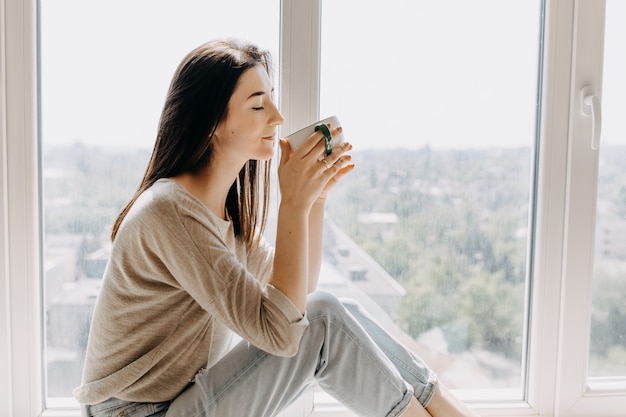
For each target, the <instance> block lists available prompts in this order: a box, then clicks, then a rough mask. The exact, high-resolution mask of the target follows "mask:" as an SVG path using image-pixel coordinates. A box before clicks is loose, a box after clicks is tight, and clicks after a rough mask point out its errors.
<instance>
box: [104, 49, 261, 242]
mask: <svg viewBox="0 0 626 417" xmlns="http://www.w3.org/2000/svg"><path fill="white" fill-rule="evenodd" d="M259 64H261V65H263V66H264V67H265V69H266V70H267V72H268V74H270V75H271V58H270V55H269V52H267V51H264V50H260V49H259V48H258V47H256V46H255V45H252V44H249V43H243V42H240V41H237V40H234V39H227V40H216V41H211V42H207V43H205V44H203V45H200V46H199V47H197V48H196V49H194V50H193V51H191V52H190V53H189V54H188V55H187V56H186V57H185V58H184V59H183V60H182V61H181V63H180V64H179V66H178V68H177V69H176V72H175V73H174V76H173V78H172V82H171V84H170V87H169V91H168V93H167V98H166V100H165V105H164V107H163V112H162V113H161V119H160V121H159V130H158V133H157V137H156V142H155V145H154V149H153V151H152V156H151V157H150V162H149V163H148V167H147V169H146V172H145V174H144V176H143V179H142V180H141V184H140V185H139V188H138V189H137V191H136V192H135V194H134V195H133V197H132V198H131V200H130V201H129V202H128V204H126V206H125V207H124V208H123V209H122V211H121V212H120V214H119V215H118V217H117V220H116V221H115V224H114V225H113V231H112V233H111V240H115V236H116V235H117V232H118V230H119V228H120V225H121V224H122V221H123V220H124V218H125V217H126V214H128V212H129V210H130V208H131V207H132V205H133V203H134V202H135V201H136V200H137V198H138V197H139V196H140V195H141V193H143V192H144V191H145V190H147V189H148V188H150V187H151V186H152V185H153V184H154V183H155V182H156V181H157V180H159V179H161V178H170V177H174V176H176V175H179V174H182V173H197V172H198V171H200V170H201V169H203V168H204V167H206V165H207V164H209V163H210V162H211V156H212V150H213V146H212V141H211V138H212V136H213V134H214V133H215V129H216V128H217V126H218V124H219V123H220V122H221V121H222V120H224V119H225V117H226V113H227V111H228V102H229V100H230V97H231V95H232V94H233V91H234V90H235V86H236V84H237V81H238V80H239V77H240V76H241V75H242V74H243V73H244V72H245V71H246V70H247V69H249V68H251V67H253V66H255V65H259ZM269 167H270V161H255V160H250V161H248V162H247V163H246V164H245V165H244V166H243V168H242V169H241V171H240V172H239V175H238V177H237V179H236V180H235V182H234V183H233V184H232V186H231V188H230V190H229V192H228V196H227V199H226V207H225V209H226V212H227V213H228V215H229V216H230V218H231V219H232V221H233V226H234V230H235V236H237V237H242V238H243V239H244V240H245V242H246V243H247V244H248V245H249V246H250V245H252V244H253V243H254V242H256V241H257V239H258V238H259V237H260V236H261V234H262V233H263V230H264V228H265V222H266V219H267V210H268V202H269V175H270V170H269Z"/></svg>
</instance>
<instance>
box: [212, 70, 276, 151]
mask: <svg viewBox="0 0 626 417" xmlns="http://www.w3.org/2000/svg"><path fill="white" fill-rule="evenodd" d="M273 92H274V87H273V85H272V83H271V81H270V79H269V76H268V75H267V71H266V70H265V67H263V66H262V65H256V66H254V67H252V68H250V69H248V70H246V71H245V72H244V73H243V74H241V77H239V81H238V82H237V85H236V86H235V91H234V92H233V95H232V96H231V98H230V101H229V102H228V113H227V116H226V119H225V120H224V121H223V122H222V123H220V125H219V126H218V127H217V130H216V132H215V133H216V136H215V137H214V144H215V151H216V152H217V153H218V154H220V155H225V156H227V158H228V159H229V160H232V161H236V160H238V159H239V160H240V161H239V162H240V163H245V162H246V161H248V160H250V159H253V160H267V159H270V158H272V156H273V154H274V141H275V140H276V135H277V132H276V130H277V129H276V128H277V127H278V125H280V124H282V123H283V122H284V120H285V119H283V116H282V115H281V114H280V112H279V111H278V109H277V108H276V106H275V105H274V102H273Z"/></svg>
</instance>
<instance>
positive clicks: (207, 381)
mask: <svg viewBox="0 0 626 417" xmlns="http://www.w3.org/2000/svg"><path fill="white" fill-rule="evenodd" d="M307 316H308V319H309V326H308V327H307V329H306V331H305V333H304V336H303V337H302V340H301V342H300V348H299V350H298V353H297V354H296V355H295V356H293V357H279V356H274V355H271V354H268V353H267V352H264V351H262V350H260V349H257V348H255V347H254V346H252V345H250V344H249V343H248V342H246V341H242V342H240V343H239V344H238V345H236V346H235V347H234V348H233V349H232V350H231V351H230V352H229V353H228V354H227V355H226V356H225V357H224V358H222V359H221V360H220V361H219V362H218V363H216V364H215V365H214V366H213V367H211V368H210V369H206V370H201V371H200V372H198V374H197V375H196V377H195V378H194V380H193V381H192V382H191V383H190V384H189V386H188V387H187V388H186V389H185V390H184V391H183V392H182V393H181V394H180V395H179V396H178V397H177V398H175V399H174V400H173V401H172V402H171V404H169V409H167V408H168V403H159V405H155V404H137V403H127V402H119V403H117V404H116V405H115V404H114V401H120V400H113V399H112V400H109V401H106V402H105V403H102V404H98V405H96V406H89V413H90V414H89V415H91V416H94V417H96V416H97V417H101V416H102V417H104V416H132V417H148V416H155V417H156V416H158V417H161V416H163V415H165V416H166V417H200V416H203V417H218V416H219V417H221V416H251V417H265V416H267V417H270V416H274V415H276V414H278V413H279V412H281V411H282V410H283V409H284V408H286V407H287V406H288V405H289V404H291V403H292V402H293V401H294V400H295V399H296V398H298V397H299V396H300V395H301V394H302V393H303V392H305V391H307V390H309V389H311V388H312V387H314V386H315V385H316V384H319V386H320V387H321V388H322V389H323V390H324V391H326V392H328V393H329V394H331V395H332V396H334V397H335V398H337V399H338V400H339V401H341V402H342V403H343V404H344V405H345V406H346V407H348V408H349V409H351V410H352V411H354V412H356V413H357V414H359V415H361V416H364V417H368V416H372V417H381V416H390V417H392V416H400V415H402V413H403V412H404V411H405V410H406V408H407V407H408V404H409V401H410V398H411V396H412V395H415V397H416V398H417V399H418V400H419V401H420V403H422V405H424V406H425V405H427V404H428V402H429V401H430V399H431V398H432V396H433V394H434V392H435V390H436V387H437V379H436V376H435V374H434V373H433V372H432V371H430V370H429V369H428V368H427V367H426V366H425V364H424V363H423V361H422V360H421V359H420V358H419V357H417V356H416V355H415V354H414V353H412V352H411V351H409V350H408V349H406V348H405V347H404V346H402V345H401V344H400V343H399V342H398V341H397V340H395V339H394V338H393V337H392V336H391V335H389V334H388V333H387V332H386V331H385V330H384V329H382V328H381V327H380V326H379V325H378V323H377V322H376V321H375V320H374V319H373V318H372V317H371V316H369V315H368V314H367V313H366V312H365V311H364V310H363V308H362V307H360V306H359V305H358V304H356V303H355V302H352V301H347V300H345V301H344V303H343V304H342V302H340V301H339V300H337V299H336V298H335V297H334V296H332V295H329V294H326V293H321V292H318V293H314V294H311V295H310V296H309V299H308V304H307ZM109 402H112V403H111V404H109V405H108V406H107V405H106V403H109ZM101 406H102V407H103V408H97V407H101ZM134 406H136V407H137V409H136V410H135V409H134V408H133V407H134ZM142 406H145V407H144V408H143V409H141V408H140V407H142ZM161 407H164V408H165V409H167V413H165V412H164V408H161ZM98 412H99V413H100V414H98ZM122 412H124V413H126V414H123V413H122ZM131 412H132V414H131ZM107 413H108V414H107ZM115 413H117V414H115Z"/></svg>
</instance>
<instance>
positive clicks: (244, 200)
mask: <svg viewBox="0 0 626 417" xmlns="http://www.w3.org/2000/svg"><path fill="white" fill-rule="evenodd" d="M270 74H271V69H270V58H269V56H268V54H267V52H264V51H261V50H259V49H258V48H257V47H255V46H253V45H249V44H244V43H240V42H237V41H233V40H219V41H213V42H209V43H207V44H204V45H202V46H200V47H198V48H196V49H195V50H194V51H192V52H191V53H190V54H189V55H187V57H185V59H184V60H183V61H182V62H181V64H180V65H179V67H178V69H177V70H176V73H175V75H174V77H173V80H172V83H171V85H170V89H169V92H168V95H167V99H166V102H165V106H164V109H163V113H162V116H161V120H160V124H159V131H158V135H157V139H156V144H155V146H154V150H153V153H152V157H151V159H150V162H149V164H148V168H147V170H146V173H145V175H144V178H143V180H142V182H141V184H140V186H139V188H138V190H137V192H136V193H135V195H134V196H133V198H132V199H131V200H130V202H129V203H128V205H127V206H126V207H125V208H124V209H123V210H122V212H121V213H120V215H119V217H118V219H117V221H116V222H115V225H114V227H113V233H112V240H113V251H112V254H111V258H110V260H109V264H108V267H107V269H106V272H105V276H104V278H103V281H102V288H101V291H100V294H99V297H98V300H97V303H96V307H95V311H94V315H93V320H92V325H91V331H90V335H89V343H88V347H87V355H86V360H85V369H84V374H83V383H82V385H81V386H80V387H78V388H77V389H76V390H75V392H74V395H75V397H76V398H77V399H78V400H79V401H80V402H81V403H82V404H83V413H84V415H88V416H105V415H106V416H113V415H115V416H118V415H119V416H122V415H124V416H141V417H145V416H164V415H167V416H168V417H169V416H171V417H176V416H181V417H182V416H213V417H218V416H219V417H223V416H237V417H240V416H253V417H259V416H273V415H276V414H277V413H279V412H280V411H281V410H282V409H284V408H285V407H286V406H287V405H289V404H290V403H291V402H292V401H293V400H294V399H295V398H297V397H298V396H299V395H300V394H302V393H303V392H305V391H306V390H307V389H309V388H310V387H312V386H313V385H314V384H316V383H317V384H319V386H321V387H322V388H323V389H324V390H326V391H328V392H330V393H331V394H332V395H334V396H335V397H336V398H337V399H338V400H340V401H341V402H343V403H344V404H345V405H346V406H347V407H349V408H350V409H352V410H354V411H355V412H356V413H358V414H359V415H363V416H376V417H380V416H399V415H404V416H430V415H432V416H442V417H443V416H447V417H452V416H469V415H473V414H472V413H471V412H470V411H469V410H468V409H467V408H465V407H464V405H463V404H461V403H460V402H458V401H456V400H455V399H454V398H453V397H452V396H450V394H449V393H448V391H447V390H445V388H444V387H443V386H442V385H441V384H438V383H437V379H436V376H435V375H434V373H433V372H432V371H431V370H429V369H428V368H427V367H426V366H425V364H424V363H423V362H422V361H421V359H420V358H418V357H417V356H415V355H414V354H413V353H412V352H410V351H408V350H407V349H406V348H404V347H403V346H402V345H401V344H399V343H398V342H397V341H396V340H394V339H393V338H392V337H391V336H389V335H388V334H387V333H386V332H385V331H384V330H382V329H381V328H380V327H379V326H378V324H377V323H376V322H375V321H374V320H373V319H372V318H371V317H369V316H368V315H367V314H366V313H365V312H364V311H363V310H362V309H361V308H360V307H359V306H358V305H356V304H354V303H344V304H342V303H341V302H339V301H338V300H337V299H336V298H334V297H333V296H332V295H329V294H323V293H318V292H315V288H316V285H317V279H318V274H319V269H320V261H321V252H322V220H323V213H324V202H325V199H326V196H327V194H328V192H329V191H330V189H332V187H333V186H334V185H335V184H336V183H337V182H338V181H339V180H340V179H341V178H342V177H343V176H344V175H346V174H347V173H349V172H350V171H351V170H352V169H353V167H354V165H353V164H352V162H351V159H350V156H349V155H348V154H347V153H346V152H348V151H349V150H350V149H351V145H350V144H348V143H346V144H344V145H341V146H338V147H336V148H335V149H333V151H332V153H331V154H330V155H328V156H325V157H324V152H325V149H324V148H325V145H324V140H322V133H320V132H316V133H315V134H313V135H311V136H310V137H309V138H308V140H307V141H306V142H305V144H304V145H303V146H301V147H300V148H299V149H298V150H297V151H292V150H291V148H290V146H289V144H288V143H287V142H286V141H285V140H280V148H281V157H280V165H279V168H278V177H279V183H280V193H281V200H280V206H279V211H278V224H277V232H276V245H275V249H272V248H270V247H268V245H267V244H266V243H265V242H264V240H263V238H262V233H263V229H264V226H265V219H266V214H267V209H268V194H269V193H268V186H269V178H268V175H269V161H270V160H271V158H272V156H273V152H274V144H275V141H276V140H277V138H276V131H277V127H278V126H279V125H280V124H281V123H282V122H283V117H282V115H281V114H280V112H279V111H278V109H277V108H276V106H275V104H274V101H273V100H274V99H273V86H272V81H271V79H270ZM330 130H331V133H332V134H333V135H337V134H338V133H339V132H340V131H341V127H339V126H330ZM233 333H237V334H239V335H240V336H241V337H242V338H243V341H242V342H240V343H239V344H237V345H236V346H235V347H234V348H232V349H230V347H231V336H232V334H233Z"/></svg>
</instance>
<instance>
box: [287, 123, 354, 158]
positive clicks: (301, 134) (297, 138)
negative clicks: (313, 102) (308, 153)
mask: <svg viewBox="0 0 626 417" xmlns="http://www.w3.org/2000/svg"><path fill="white" fill-rule="evenodd" d="M328 124H330V128H331V129H335V128H336V127H338V126H341V124H340V123H339V119H338V118H337V116H330V117H327V118H325V119H322V120H320V121H317V122H315V123H312V124H310V125H308V126H307V127H303V128H302V129H300V130H298V131H296V132H293V133H292V134H290V135H288V136H287V137H286V138H285V139H286V140H287V142H289V145H290V146H291V149H293V150H294V151H295V150H297V149H298V148H299V147H300V146H302V144H303V143H304V141H305V140H307V139H308V138H309V136H311V135H312V134H313V133H315V132H316V131H317V130H321V131H322V133H323V134H324V139H325V140H326V155H328V154H330V153H331V152H332V148H333V147H334V146H338V145H340V144H342V143H343V142H344V139H343V132H340V133H339V134H338V135H335V136H333V137H332V138H331V136H330V132H329V130H328V127H327V126H328ZM320 125H321V126H320Z"/></svg>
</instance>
